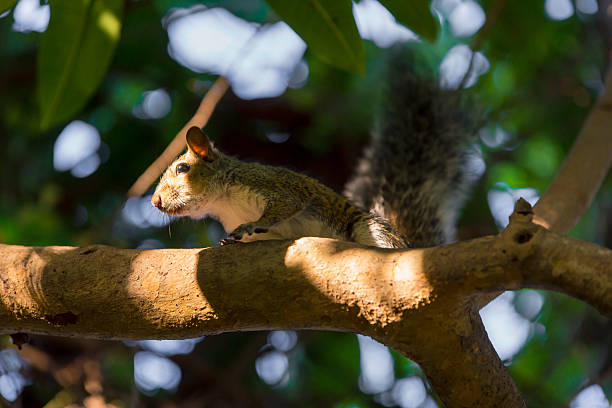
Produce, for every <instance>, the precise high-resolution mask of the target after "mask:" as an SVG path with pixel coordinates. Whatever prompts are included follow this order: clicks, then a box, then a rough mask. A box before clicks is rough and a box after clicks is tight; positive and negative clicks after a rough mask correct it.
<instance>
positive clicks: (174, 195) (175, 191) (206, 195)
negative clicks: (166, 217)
mask: <svg viewBox="0 0 612 408" xmlns="http://www.w3.org/2000/svg"><path fill="white" fill-rule="evenodd" d="M222 160H223V155H222V154H221V153H220V152H219V151H218V150H216V149H215V148H214V147H213V145H212V143H211V142H210V140H208V137H206V135H205V134H204V132H202V130H201V129H200V128H199V127H196V126H193V127H191V128H189V130H188V131H187V152H186V153H185V154H183V155H182V156H179V158H178V159H176V160H175V161H174V162H173V163H172V164H171V165H170V166H169V167H168V168H167V169H166V171H165V173H164V174H163V176H162V177H161V179H160V181H159V184H158V185H157V188H156V189H155V193H154V194H153V197H152V198H151V203H152V204H153V205H154V206H155V207H157V208H158V209H159V210H160V211H163V212H165V213H167V214H170V215H177V216H190V217H193V218H201V217H203V216H205V215H206V206H207V204H208V203H209V202H210V200H211V199H214V198H215V192H216V191H215V190H216V189H215V177H214V176H215V174H216V173H217V169H218V168H219V166H220V163H219V162H220V161H222Z"/></svg>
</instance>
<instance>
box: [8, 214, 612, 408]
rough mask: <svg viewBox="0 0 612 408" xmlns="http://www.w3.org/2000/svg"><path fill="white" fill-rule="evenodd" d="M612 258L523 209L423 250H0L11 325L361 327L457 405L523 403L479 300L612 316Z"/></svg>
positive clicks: (283, 244)
mask: <svg viewBox="0 0 612 408" xmlns="http://www.w3.org/2000/svg"><path fill="white" fill-rule="evenodd" d="M610 264H612V251H610V250H608V249H605V248H601V247H599V246H597V245H594V244H590V243H586V242H583V241H579V240H575V239H571V238H567V237H563V236H560V235H558V234H556V233H553V232H550V231H547V230H546V229H544V228H542V227H540V226H537V225H534V224H531V223H530V222H529V215H521V213H520V212H517V213H516V214H515V215H514V216H513V220H512V222H511V223H510V225H509V227H508V228H507V229H506V230H505V231H503V232H502V233H500V234H498V235H496V236H488V237H484V238H479V239H475V240H472V241H465V242H460V243H457V244H453V245H447V246H441V247H435V248H427V249H412V250H388V249H380V248H366V247H362V246H359V245H357V244H354V243H350V242H342V241H336V240H331V239H324V238H302V239H299V240H296V241H260V242H254V243H250V244H236V245H229V246H225V247H218V248H207V249H166V250H133V249H117V248H112V247H107V246H90V247H84V248H75V247H22V246H12V245H0V328H1V330H3V331H6V332H11V331H21V332H30V333H41V334H53V335H62V336H79V337H90V338H102V339H141V338H149V339H160V338H188V337H195V336H201V335H205V334H215V333H220V332H227V331H240V330H265V329H300V328H302V329H327V330H340V331H349V332H359V333H363V334H366V335H369V336H372V337H375V338H377V339H378V340H380V341H382V342H383V343H385V344H387V345H389V346H391V347H394V348H396V349H397V350H398V351H400V352H401V353H403V354H404V355H406V356H408V357H411V358H413V359H415V360H416V361H417V362H419V363H420V364H421V365H422V367H423V368H424V370H425V372H426V373H427V374H428V375H429V376H430V377H431V381H432V384H434V386H435V387H436V390H437V391H438V393H439V395H440V397H441V398H442V400H443V401H444V403H445V404H446V405H447V406H448V407H466V406H479V407H496V406H500V405H499V404H500V401H502V402H504V405H503V406H507V407H522V406H524V405H523V402H522V400H521V399H520V395H518V393H517V391H516V387H515V386H514V384H513V383H512V381H511V379H510V377H509V376H508V374H507V372H506V371H505V369H504V367H503V365H502V364H501V361H499V358H498V357H497V355H496V354H495V352H494V350H493V349H492V347H491V345H490V343H489V342H488V339H487V338H486V334H485V332H484V329H482V324H481V322H480V320H479V318H478V315H477V314H476V312H475V310H476V309H475V308H473V307H472V306H471V305H472V303H471V301H472V299H473V298H474V297H475V296H477V295H478V294H481V293H483V292H495V291H499V290H503V289H519V288H523V287H537V288H544V289H551V290H557V291H562V292H565V293H569V294H571V295H573V296H576V297H578V298H580V299H583V300H585V301H587V302H589V303H591V304H592V305H593V306H595V307H596V308H598V309H599V310H600V311H601V312H602V313H604V314H606V315H608V316H612V271H611V270H610V268H609V265H610ZM279 306H280V307H279ZM445 350H448V351H445ZM453 355H454V356H455V357H454V358H453V357H452V356H453ZM459 357H460V358H459ZM449 364H451V365H452V369H451V367H450V366H449ZM457 378H459V379H460V384H461V386H460V387H457V384H458V383H457Z"/></svg>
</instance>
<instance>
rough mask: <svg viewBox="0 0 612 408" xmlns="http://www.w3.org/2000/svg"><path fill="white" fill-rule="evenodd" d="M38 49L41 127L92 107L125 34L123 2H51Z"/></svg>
mask: <svg viewBox="0 0 612 408" xmlns="http://www.w3.org/2000/svg"><path fill="white" fill-rule="evenodd" d="M50 6H51V21H50V22H49V28H48V29H47V31H46V32H45V33H44V34H43V35H42V36H41V40H40V48H39V50H38V101H39V105H40V110H41V123H40V126H41V128H42V129H43V130H44V129H48V128H49V127H51V126H53V125H56V124H58V123H61V122H63V121H65V120H67V119H69V118H71V117H72V116H74V115H75V114H76V113H78V111H79V110H81V108H82V107H83V106H84V105H85V103H87V101H88V100H89V98H90V97H91V96H92V95H93V93H94V92H95V91H96V89H97V88H98V86H99V85H100V82H101V81H102V79H103V78H104V75H105V73H106V70H107V68H108V66H109V63H110V61H111V59H112V56H113V53H114V50H115V45H116V44H117V41H118V40H119V35H120V31H121V17H122V11H123V1H122V0H51V1H50Z"/></svg>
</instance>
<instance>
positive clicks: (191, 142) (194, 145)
mask: <svg viewBox="0 0 612 408" xmlns="http://www.w3.org/2000/svg"><path fill="white" fill-rule="evenodd" d="M187 147H188V148H189V150H190V151H191V152H192V153H194V154H196V155H197V156H200V157H201V158H203V159H208V158H209V157H210V155H211V153H212V146H211V145H210V140H208V137H206V135H205V134H204V132H202V129H200V128H199V127H197V126H192V127H190V128H189V130H188V131H187Z"/></svg>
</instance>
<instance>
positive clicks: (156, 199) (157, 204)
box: [151, 194, 162, 208]
mask: <svg viewBox="0 0 612 408" xmlns="http://www.w3.org/2000/svg"><path fill="white" fill-rule="evenodd" d="M151 204H153V205H154V206H155V207H157V208H161V207H162V200H161V196H160V195H159V194H153V197H151Z"/></svg>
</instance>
